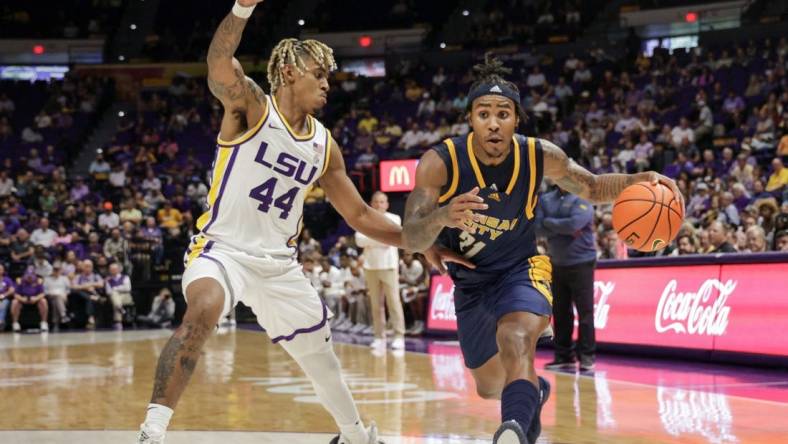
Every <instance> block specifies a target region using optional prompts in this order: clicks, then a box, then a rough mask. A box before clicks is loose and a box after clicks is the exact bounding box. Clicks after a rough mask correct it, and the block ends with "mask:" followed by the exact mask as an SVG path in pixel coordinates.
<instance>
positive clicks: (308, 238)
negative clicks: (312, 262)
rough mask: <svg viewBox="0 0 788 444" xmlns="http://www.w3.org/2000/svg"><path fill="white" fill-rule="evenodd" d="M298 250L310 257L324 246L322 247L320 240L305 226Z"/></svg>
mask: <svg viewBox="0 0 788 444" xmlns="http://www.w3.org/2000/svg"><path fill="white" fill-rule="evenodd" d="M298 251H299V253H300V254H301V257H308V256H311V255H312V254H314V253H315V252H318V253H320V252H322V248H321V247H320V242H318V241H317V240H315V238H313V237H312V233H311V232H310V231H309V229H308V228H304V229H303V230H302V231H301V242H299V244H298Z"/></svg>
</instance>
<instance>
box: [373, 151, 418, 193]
mask: <svg viewBox="0 0 788 444" xmlns="http://www.w3.org/2000/svg"><path fill="white" fill-rule="evenodd" d="M418 163H419V161H418V160H417V159H407V160H383V161H381V162H380V190H381V191H384V192H391V191H411V190H413V187H415V186H416V165H418Z"/></svg>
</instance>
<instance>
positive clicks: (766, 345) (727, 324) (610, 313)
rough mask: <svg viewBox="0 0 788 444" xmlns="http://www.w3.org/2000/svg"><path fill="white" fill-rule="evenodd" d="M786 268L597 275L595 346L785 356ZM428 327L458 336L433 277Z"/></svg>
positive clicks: (445, 282)
mask: <svg viewBox="0 0 788 444" xmlns="http://www.w3.org/2000/svg"><path fill="white" fill-rule="evenodd" d="M786 276H788V263H786V262H782V263H766V264H714V265H691V266H664V267H642V268H640V267H628V268H602V269H597V270H596V272H595V275H594V277H595V282H594V325H595V326H596V339H597V341H598V342H600V343H613V344H629V345H645V346H657V347H675V348H686V349H693V350H707V351H719V352H738V353H754V354H761V355H771V356H788V333H786V332H785V331H784V330H785V328H786V326H788V290H786V284H787V283H788V279H786ZM429 307H430V308H429V311H428V319H427V326H428V328H429V329H431V330H442V331H456V316H455V315H454V286H453V285H452V284H451V279H450V278H449V277H448V276H435V277H434V278H433V283H432V286H431V289H430V305H429Z"/></svg>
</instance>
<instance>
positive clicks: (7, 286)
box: [0, 264, 14, 332]
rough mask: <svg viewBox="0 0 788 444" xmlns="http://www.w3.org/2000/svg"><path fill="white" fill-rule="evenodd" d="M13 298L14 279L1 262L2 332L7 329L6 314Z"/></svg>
mask: <svg viewBox="0 0 788 444" xmlns="http://www.w3.org/2000/svg"><path fill="white" fill-rule="evenodd" d="M12 299H14V281H13V280H11V278H10V277H8V276H6V275H5V267H4V266H3V265H1V264H0V332H1V331H3V330H5V316H6V313H7V312H8V306H9V305H11V300H12Z"/></svg>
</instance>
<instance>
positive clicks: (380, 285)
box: [356, 191, 405, 350]
mask: <svg viewBox="0 0 788 444" xmlns="http://www.w3.org/2000/svg"><path fill="white" fill-rule="evenodd" d="M370 206H371V207H372V208H374V209H375V210H377V211H380V212H382V213H384V214H385V215H386V217H387V218H389V219H390V220H391V221H392V222H394V223H396V224H399V225H401V224H402V219H401V218H400V217H399V216H397V215H396V214H393V213H389V212H388V211H386V210H388V208H389V199H388V196H386V194H385V193H382V192H380V191H377V192H375V194H373V195H372V201H371V202H370ZM356 245H358V246H359V247H361V248H363V249H364V254H363V256H364V276H365V277H366V279H367V291H368V292H369V299H370V305H371V306H372V325H373V328H374V331H375V340H374V341H372V344H371V346H372V347H373V348H375V349H380V348H385V347H386V314H385V309H384V305H385V306H386V307H388V311H389V317H390V318H391V319H390V320H391V326H392V328H393V330H394V340H393V341H392V343H391V348H392V349H394V350H402V349H404V348H405V315H404V313H403V311H402V302H401V301H400V299H399V292H398V291H397V290H398V288H399V277H398V276H397V275H398V274H399V270H398V268H399V267H398V266H399V252H398V250H397V248H396V247H392V246H389V245H386V244H382V243H380V242H377V241H375V240H373V239H370V238H368V237H367V236H365V235H363V234H362V233H358V232H357V233H356ZM381 293H382V294H381ZM383 297H385V298H386V299H385V301H386V303H385V304H384V303H383Z"/></svg>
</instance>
